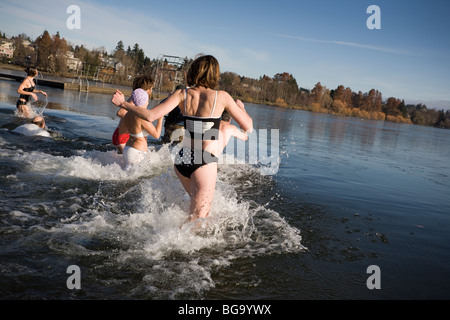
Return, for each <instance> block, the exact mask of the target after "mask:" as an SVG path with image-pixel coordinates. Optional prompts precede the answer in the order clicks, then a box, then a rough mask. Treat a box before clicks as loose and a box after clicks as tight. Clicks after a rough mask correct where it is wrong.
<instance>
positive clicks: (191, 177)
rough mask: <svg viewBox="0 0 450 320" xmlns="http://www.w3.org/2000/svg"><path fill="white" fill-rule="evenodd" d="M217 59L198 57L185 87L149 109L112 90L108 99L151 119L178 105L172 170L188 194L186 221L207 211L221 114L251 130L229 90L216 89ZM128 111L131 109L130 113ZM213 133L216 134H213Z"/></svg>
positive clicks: (216, 160)
mask: <svg viewBox="0 0 450 320" xmlns="http://www.w3.org/2000/svg"><path fill="white" fill-rule="evenodd" d="M219 77H220V68H219V62H218V61H217V59H216V58H215V57H213V56H210V55H207V56H200V57H198V58H197V59H195V60H194V62H193V63H192V64H191V66H190V68H189V71H188V73H187V85H188V86H189V87H190V88H189V89H185V90H182V89H180V90H177V91H175V92H174V93H173V94H172V95H171V96H170V97H168V98H167V100H166V101H165V102H163V103H160V104H159V105H157V106H156V107H154V108H153V109H151V110H149V109H143V108H137V107H135V106H133V105H132V104H130V103H128V102H126V101H125V97H124V96H123V94H122V93H121V92H120V91H118V90H117V91H116V93H115V94H114V96H113V99H112V102H113V103H114V104H115V105H117V106H119V107H123V108H125V109H127V110H128V111H129V113H131V112H132V113H134V114H136V115H137V116H139V117H141V118H142V119H145V120H147V121H149V122H152V121H154V120H156V119H158V118H160V117H163V116H164V115H166V114H168V113H169V112H170V111H172V110H173V109H175V108H176V107H177V106H180V109H181V113H182V114H183V116H184V129H185V133H186V134H185V136H184V138H183V141H182V145H183V147H182V148H181V150H180V152H179V153H178V155H177V156H176V158H175V166H174V170H175V173H176V174H177V176H178V178H179V179H180V182H181V184H182V185H183V187H184V189H185V190H186V192H187V193H188V194H189V195H190V197H191V203H190V209H189V220H190V221H195V220H196V219H199V218H206V217H207V216H208V215H209V214H210V211H211V205H212V201H213V198H214V193H215V188H216V178H217V163H218V158H217V157H216V155H217V152H218V151H219V150H220V145H219V140H218V139H216V137H217V136H218V135H219V127H220V120H221V115H222V114H223V112H224V110H227V111H228V112H229V113H230V115H231V116H232V117H233V119H234V120H235V121H236V122H237V124H238V125H239V127H240V128H241V129H242V130H243V131H245V132H251V131H252V130H253V120H252V118H251V117H250V116H249V115H248V114H247V112H246V111H245V109H243V108H241V107H239V106H238V105H237V104H236V102H235V101H234V100H233V98H232V97H231V96H230V94H229V93H227V92H225V91H221V90H216V87H217V86H218V84H219ZM130 111H131V112H130ZM214 136H216V137H214Z"/></svg>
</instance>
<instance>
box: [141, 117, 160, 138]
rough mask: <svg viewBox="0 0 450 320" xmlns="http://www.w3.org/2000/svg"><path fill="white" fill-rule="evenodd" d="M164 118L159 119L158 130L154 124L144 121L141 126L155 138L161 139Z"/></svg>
mask: <svg viewBox="0 0 450 320" xmlns="http://www.w3.org/2000/svg"><path fill="white" fill-rule="evenodd" d="M163 119H164V117H161V118H159V119H158V123H157V124H156V128H155V126H154V125H153V123H151V122H148V121H142V123H141V126H142V128H143V129H144V130H145V131H147V132H148V133H149V134H150V135H151V136H152V137H153V138H155V139H159V137H160V136H161V130H162V123H163Z"/></svg>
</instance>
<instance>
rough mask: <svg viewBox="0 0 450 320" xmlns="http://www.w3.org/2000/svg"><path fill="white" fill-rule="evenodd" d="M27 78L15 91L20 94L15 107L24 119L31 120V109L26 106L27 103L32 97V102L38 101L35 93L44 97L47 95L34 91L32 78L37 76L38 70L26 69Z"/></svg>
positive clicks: (40, 91)
mask: <svg viewBox="0 0 450 320" xmlns="http://www.w3.org/2000/svg"><path fill="white" fill-rule="evenodd" d="M25 71H26V73H27V77H26V78H25V80H23V81H22V83H21V84H20V86H19V89H17V93H18V94H20V96H19V100H17V103H16V107H17V110H19V113H20V114H22V115H23V116H24V117H25V118H31V109H30V107H29V106H28V102H29V101H30V98H31V97H32V98H33V99H34V100H36V101H37V100H38V97H37V95H36V93H41V94H43V95H44V96H45V97H47V93H45V92H44V91H42V90H36V85H35V83H34V78H35V77H36V76H37V75H38V70H37V69H35V68H27V69H26V70H25Z"/></svg>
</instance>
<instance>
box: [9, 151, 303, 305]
mask: <svg viewBox="0 0 450 320" xmlns="http://www.w3.org/2000/svg"><path fill="white" fill-rule="evenodd" d="M10 152H11V154H10V155H9V156H10V157H12V158H14V159H15V160H17V161H20V162H21V163H23V165H24V166H26V167H27V168H28V169H27V170H28V173H25V172H22V173H20V174H19V175H23V174H33V175H42V176H43V177H52V179H61V178H77V179H78V178H80V179H86V180H89V181H91V180H92V181H102V182H108V186H106V187H103V186H102V184H100V188H99V190H98V191H97V193H95V194H86V195H81V194H79V192H78V193H77V190H72V189H71V190H66V194H65V195H63V196H64V197H66V198H70V197H87V198H89V199H91V200H92V201H91V202H89V203H92V204H91V205H90V206H89V207H86V204H85V203H84V204H83V203H81V201H79V202H78V201H75V200H74V201H73V202H71V204H70V205H67V204H66V203H64V205H65V208H64V210H66V211H67V213H65V217H62V218H60V219H59V224H56V225H52V227H51V228H43V227H42V226H39V225H38V226H36V228H38V229H39V230H40V232H46V233H51V239H50V240H49V241H48V246H49V248H50V249H51V250H53V251H55V252H58V253H60V254H64V255H69V256H70V255H74V256H92V255H95V256H100V257H103V258H104V259H106V260H107V263H108V264H112V265H114V266H115V268H126V269H130V270H134V271H136V272H139V273H141V274H142V273H143V274H144V276H143V277H142V282H141V283H140V284H139V285H138V286H137V287H136V288H134V289H133V290H132V291H131V292H130V294H131V295H134V294H135V295H136V296H139V295H148V294H152V295H154V296H155V297H159V298H179V297H185V296H189V295H192V294H193V295H194V296H195V294H198V296H199V297H200V296H201V293H202V292H204V291H205V290H209V289H210V288H212V287H214V286H215V282H214V277H213V273H214V271H215V270H217V269H220V268H228V267H229V266H230V265H231V264H233V261H234V260H235V259H239V258H255V257H258V256H265V255H273V254H283V253H289V252H299V251H301V250H304V249H305V248H304V247H303V246H302V244H301V236H300V232H299V230H297V229H296V228H294V227H292V226H290V225H289V224H288V223H287V222H286V221H285V220H284V219H283V218H282V217H281V216H280V213H278V212H275V211H273V210H269V209H267V208H265V207H264V206H263V205H261V204H256V203H254V202H253V201H249V200H246V199H245V197H242V196H240V195H239V194H238V193H237V192H236V189H235V185H242V184H246V183H247V184H249V185H252V184H258V183H260V182H261V181H258V179H269V178H267V177H264V178H261V176H260V175H259V171H258V169H255V168H253V167H251V166H249V165H246V164H239V165H224V167H222V168H221V169H220V170H219V174H218V181H217V187H216V193H215V197H214V201H213V204H212V210H211V215H210V217H208V218H207V219H205V220H204V221H197V222H195V223H190V224H186V223H185V222H186V220H187V218H188V208H189V201H190V199H189V196H188V195H187V194H186V192H185V191H184V189H183V188H182V186H181V183H180V182H179V180H178V178H177V177H176V175H175V173H174V172H173V163H172V160H171V158H170V156H171V153H170V150H169V148H168V147H167V146H164V147H153V146H152V147H150V148H149V152H148V153H147V156H146V158H145V160H144V161H143V162H142V163H140V164H139V165H137V166H136V167H134V168H133V169H132V170H124V169H123V165H124V163H123V162H122V158H121V156H120V155H118V154H117V153H115V152H114V151H108V152H100V151H89V152H81V153H80V154H79V155H76V156H72V157H70V158H64V157H59V156H52V155H49V154H45V153H42V152H23V151H21V150H14V151H10ZM12 153H14V155H12ZM122 182H127V185H126V189H124V190H123V189H120V190H121V195H120V196H119V197H117V196H114V197H113V196H111V195H110V193H111V189H110V188H113V190H114V188H119V187H120V188H125V186H124V184H122ZM125 203H131V204H132V205H130V206H125V205H124V204H125ZM46 210H47V209H46ZM48 210H50V211H51V210H53V211H54V213H52V214H56V211H57V210H58V209H57V208H48ZM14 218H15V219H19V220H21V219H30V218H31V217H29V216H27V215H23V214H21V213H19V212H16V213H14ZM200 222H203V224H200ZM91 240H92V241H91ZM90 242H93V243H107V244H108V245H107V246H106V247H103V246H98V247H96V246H93V247H89V246H88V245H87V244H86V243H90ZM110 246H113V247H115V248H116V249H115V250H114V254H113V253H112V252H111V251H109V249H108V248H109V247H110ZM136 262H138V263H136ZM143 266H145V267H143ZM149 266H150V269H149Z"/></svg>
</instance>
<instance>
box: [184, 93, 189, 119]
mask: <svg viewBox="0 0 450 320" xmlns="http://www.w3.org/2000/svg"><path fill="white" fill-rule="evenodd" d="M187 91H188V89H185V90H184V114H185V115H188V114H187V107H186V104H187Z"/></svg>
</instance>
